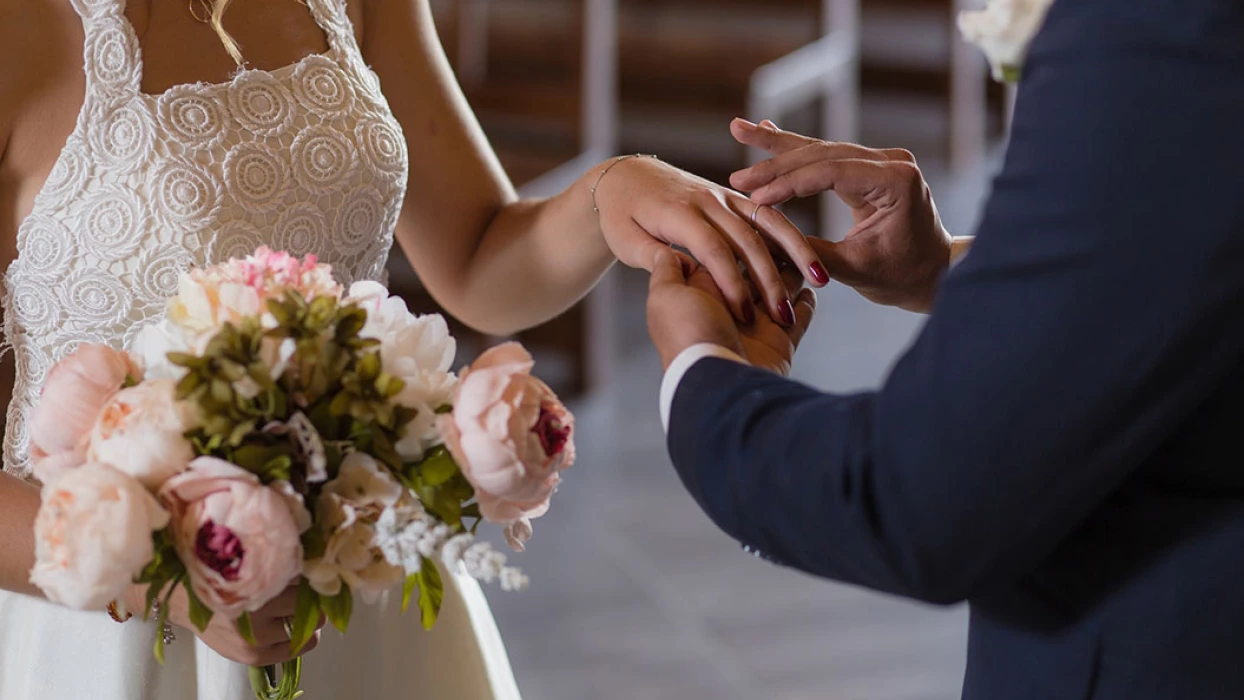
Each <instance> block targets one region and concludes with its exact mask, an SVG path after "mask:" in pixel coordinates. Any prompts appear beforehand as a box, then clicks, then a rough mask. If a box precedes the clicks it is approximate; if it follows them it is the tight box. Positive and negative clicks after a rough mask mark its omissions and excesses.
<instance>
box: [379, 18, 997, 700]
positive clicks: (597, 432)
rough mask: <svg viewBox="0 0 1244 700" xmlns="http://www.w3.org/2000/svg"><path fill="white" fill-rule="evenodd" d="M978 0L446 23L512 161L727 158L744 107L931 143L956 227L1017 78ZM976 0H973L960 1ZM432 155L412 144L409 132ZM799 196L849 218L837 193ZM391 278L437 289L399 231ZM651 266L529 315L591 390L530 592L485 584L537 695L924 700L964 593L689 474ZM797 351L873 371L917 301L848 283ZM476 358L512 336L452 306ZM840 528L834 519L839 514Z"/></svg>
mask: <svg viewBox="0 0 1244 700" xmlns="http://www.w3.org/2000/svg"><path fill="white" fill-rule="evenodd" d="M963 4H964V3H963V2H962V0H763V1H756V0H434V2H433V5H434V10H435V13H436V20H437V25H438V29H439V31H440V34H441V40H442V42H443V43H444V45H445V47H446V51H447V53H448V54H449V56H450V59H451V61H452V63H453V65H454V68H455V71H456V72H457V74H458V78H459V80H460V81H461V82H462V84H463V87H464V89H465V91H466V93H467V96H468V98H469V100H470V101H471V104H472V106H473V107H474V108H475V109H476V110H477V113H478V115H479V117H480V120H481V122H482V124H483V126H484V129H485V130H486V132H487V133H488V135H489V137H490V139H491V140H492V142H493V144H494V146H495V147H496V149H497V151H498V153H499V154H500V157H501V160H502V163H503V164H504V166H505V167H506V169H507V171H508V172H509V173H510V176H511V178H512V179H513V180H514V182H515V184H516V185H519V186H520V187H521V188H522V189H523V191H524V192H525V193H527V194H531V195H536V196H539V195H541V194H550V193H552V192H555V191H558V190H560V189H561V188H562V187H564V186H565V185H567V184H569V182H571V181H573V179H574V178H576V177H577V176H579V175H580V174H581V173H582V172H583V171H584V170H586V169H587V168H588V167H590V166H591V165H593V164H595V163H597V162H599V161H601V160H603V159H605V158H607V157H609V156H610V155H613V154H617V153H634V152H644V153H654V154H657V155H659V156H661V157H662V158H664V159H665V160H667V161H668V162H671V163H673V164H675V165H678V166H681V167H684V168H686V169H688V170H691V171H692V172H695V173H697V174H700V175H703V176H704V177H707V178H709V179H712V180H714V181H717V182H725V181H726V178H727V177H728V175H729V173H730V172H731V171H733V170H735V169H737V168H739V167H741V166H744V165H746V164H747V163H748V162H749V159H753V158H755V157H756V154H749V153H747V152H746V151H745V150H744V149H743V148H741V147H739V146H738V145H737V144H735V143H734V142H733V140H732V139H731V137H730V134H729V131H728V129H727V127H728V124H729V121H730V119H731V118H733V117H736V116H745V117H749V118H752V119H754V120H757V121H758V120H760V119H764V118H769V119H773V120H774V121H776V122H777V123H778V124H779V125H781V126H782V127H783V128H786V129H790V130H795V131H800V132H803V133H806V134H810V135H815V136H820V137H823V138H830V139H834V140H850V141H856V142H860V143H863V144H865V145H869V146H875V147H904V148H908V149H910V150H911V151H913V152H914V153H915V154H916V156H917V158H918V159H919V161H920V163H921V166H922V168H923V170H924V171H925V174H926V177H927V178H928V179H929V181H930V184H931V186H932V188H933V192H934V196H935V197H936V199H937V201H938V204H939V207H940V208H941V210H942V215H943V218H944V220H945V223H946V225H947V227H948V228H950V229H951V231H952V233H958V234H968V233H971V232H972V227H973V226H974V222H975V220H976V216H977V210H978V208H979V206H980V203H981V201H982V200H983V198H984V196H985V195H986V192H987V183H988V176H989V174H990V172H991V171H992V168H993V167H994V165H993V164H994V163H995V162H996V158H997V156H996V152H997V151H998V150H999V147H998V144H999V143H1000V141H1001V137H1002V132H1003V128H1004V114H1005V104H1004V103H1005V96H1004V94H1003V92H1002V91H1001V90H1000V89H999V88H997V86H995V85H992V84H991V83H990V81H989V80H988V76H987V73H986V67H985V64H984V61H983V58H982V57H981V56H980V55H979V54H978V53H977V51H976V50H975V49H973V48H972V47H969V46H967V45H966V44H964V43H963V42H962V41H961V40H960V39H959V38H958V33H957V30H956V29H955V24H954V18H955V16H956V14H957V11H958V10H960V9H963V7H962V6H961V5H963ZM966 4H971V3H966ZM411 155H412V158H417V157H418V154H417V153H415V154H411ZM787 213H788V214H789V215H790V216H791V218H792V219H793V220H794V221H795V222H796V223H797V224H799V225H800V226H801V228H803V229H804V231H805V232H806V233H808V234H814V235H822V236H826V237H829V238H832V239H838V238H841V236H842V235H843V234H844V233H845V231H846V229H845V227H844V225H843V224H842V218H843V211H842V209H841V207H839V206H834V203H833V202H832V201H831V200H829V199H828V198H826V199H814V200H811V201H807V202H801V203H794V204H792V205H790V206H788V207H787ZM390 275H391V282H392V285H393V287H394V290H395V291H397V292H400V293H402V294H403V295H405V296H406V297H407V298H408V300H410V302H411V304H412V305H413V306H415V307H417V308H420V309H423V310H434V309H435V308H436V307H435V303H434V302H433V301H432V300H431V299H430V298H428V297H427V295H426V294H425V293H423V292H422V290H421V289H420V286H419V284H418V280H417V279H415V278H414V275H413V274H412V273H411V272H410V269H409V267H408V266H407V264H406V263H405V261H404V260H402V259H401V258H400V254H399V255H397V256H395V258H394V259H393V261H392V263H391V265H390ZM646 283H647V280H646V277H645V275H643V274H642V273H636V272H634V271H630V270H624V269H616V270H614V271H613V272H612V273H610V275H609V276H608V277H607V278H606V280H605V282H604V283H603V284H602V286H601V288H600V289H598V291H597V292H595V293H594V294H593V295H592V296H591V297H589V299H587V300H586V301H585V302H584V303H582V304H580V305H579V307H577V308H576V309H574V310H572V311H571V312H569V313H567V314H566V315H565V316H563V317H562V318H559V319H557V320H556V321H554V322H552V323H550V324H548V325H546V326H544V327H542V328H539V329H534V330H533V331H530V332H528V333H525V334H523V336H522V340H524V342H526V343H528V344H529V345H530V346H532V347H533V349H535V350H536V354H537V359H538V362H539V365H538V367H537V372H538V373H540V374H541V375H542V376H544V377H546V378H548V379H549V380H551V383H553V384H555V385H556V387H557V388H558V389H559V390H561V391H562V392H563V393H565V394H567V395H571V396H574V397H575V398H574V407H575V409H576V411H577V413H578V416H579V420H580V424H579V432H578V442H579V451H580V458H579V462H578V464H577V465H576V466H575V467H574V469H573V470H572V471H571V472H570V473H569V474H568V478H567V479H566V484H565V487H564V489H563V491H562V493H561V494H560V495H559V497H558V498H557V499H556V500H555V502H554V508H553V512H552V513H551V514H550V515H549V516H547V517H545V518H544V519H542V520H540V521H538V522H537V523H536V537H535V540H534V541H533V543H532V546H531V549H530V550H529V552H528V553H527V554H525V555H523V556H521V557H518V558H517V561H516V562H515V563H520V564H521V565H523V566H525V567H526V568H527V570H528V573H529V574H530V575H531V578H532V588H531V589H530V590H529V591H526V592H523V593H515V594H501V593H500V592H495V591H493V590H489V591H488V594H489V598H490V600H491V602H492V604H493V606H494V608H495V610H496V612H497V616H498V620H499V624H500V626H501V631H502V634H503V635H504V636H505V638H506V640H507V643H508V645H509V649H510V652H511V655H512V658H513V662H514V666H515V672H516V675H517V677H518V679H519V683H520V686H521V688H522V690H523V692H524V694H525V696H526V697H527V698H529V699H530V700H582V699H584V698H609V699H611V700H612V699H615V698H616V699H620V700H622V699H632V698H633V699H636V700H638V699H641V698H642V699H645V700H659V699H663V698H670V699H674V698H678V699H679V700H700V699H704V700H708V699H710V698H711V699H713V700H732V699H735V698H737V699H744V698H747V699H752V698H774V699H780V700H804V699H812V698H817V699H827V700H848V699H856V698H859V699H864V698H868V699H870V700H917V699H920V700H924V699H929V700H931V699H934V698H954V697H958V692H959V687H960V678H961V675H962V665H963V658H964V646H965V639H966V632H965V629H966V618H965V615H964V612H963V610H961V609H951V610H935V609H929V608H926V607H922V606H916V605H913V604H909V603H905V602H902V601H897V600H894V599H889V598H885V597H882V596H878V595H875V594H872V593H868V592H865V591H860V590H858V589H853V588H850V587H846V586H841V585H838V584H833V583H829V582H825V581H818V580H813V579H811V578H809V577H805V576H802V575H800V574H796V573H793V572H789V571H784V570H780V569H777V568H775V567H773V566H770V565H768V564H765V563H762V562H759V561H755V560H753V559H751V558H750V557H748V556H746V555H745V554H743V553H742V552H741V551H740V550H739V548H738V546H737V545H736V544H735V543H733V542H732V541H730V539H729V538H728V537H727V536H725V535H723V534H721V533H720V532H718V531H717V530H716V529H715V528H714V527H713V526H712V525H711V523H709V522H708V520H707V518H705V517H704V516H703V515H702V514H701V513H700V512H699V511H698V510H697V509H696V507H695V505H694V503H693V502H692V501H691V499H690V498H689V497H688V496H687V495H686V494H685V492H684V491H683V490H682V487H681V485H680V484H679V483H678V481H677V478H676V477H675V476H674V474H673V471H672V468H671V467H670V465H669V462H668V458H667V456H666V453H665V449H664V441H663V437H662V434H661V429H660V425H659V421H658V418H657V415H656V397H657V388H658V386H659V383H660V376H661V371H660V363H659V361H658V360H657V358H656V357H655V353H654V352H653V351H652V350H651V349H650V347H649V345H648V342H647V337H646V331H645V325H644V318H643V303H644V297H645V290H646ZM820 300H821V303H820V305H819V310H818V318H817V320H816V322H815V323H814V326H813V330H812V332H811V333H810V335H809V337H808V339H807V340H806V341H805V344H804V347H803V349H802V350H801V355H800V357H799V359H798V361H797V363H796V368H795V375H796V377H797V378H798V379H801V380H803V381H806V382H808V383H811V384H813V385H815V386H818V387H820V388H823V389H826V390H836V391H855V390H862V389H868V388H874V387H876V386H878V385H879V384H880V382H881V381H882V380H883V379H884V377H885V374H886V371H887V370H888V368H889V366H890V365H891V364H892V363H893V361H894V360H895V358H896V357H897V356H898V355H899V354H900V353H901V352H902V351H903V349H904V348H905V347H906V345H907V344H908V343H909V342H910V341H911V339H912V337H913V335H914V334H915V333H916V332H918V330H919V327H920V324H921V317H919V316H916V315H913V314H908V313H905V312H901V311H895V310H892V309H881V308H878V307H874V306H871V305H869V304H868V303H867V302H865V301H863V300H862V299H861V298H860V297H858V296H857V295H855V294H854V293H853V292H851V291H849V290H847V289H845V288H843V287H841V286H839V285H836V284H835V285H831V287H830V288H829V289H827V290H826V291H824V292H823V293H822V294H821V297H820ZM455 330H456V332H457V333H458V335H459V338H460V340H461V341H462V344H461V349H460V353H459V360H460V361H465V360H468V359H470V358H471V357H472V356H474V355H475V354H476V353H477V352H478V351H479V349H480V348H481V347H483V346H485V345H487V344H491V343H493V342H496V341H497V340H499V339H497V338H486V337H481V336H478V335H476V334H473V333H472V332H471V331H470V330H469V329H465V328H461V327H457V328H455ZM826 536H831V537H832V533H826Z"/></svg>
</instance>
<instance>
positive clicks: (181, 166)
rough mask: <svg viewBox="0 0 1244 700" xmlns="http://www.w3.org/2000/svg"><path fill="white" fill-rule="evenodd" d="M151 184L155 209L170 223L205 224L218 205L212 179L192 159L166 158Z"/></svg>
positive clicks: (217, 191)
mask: <svg viewBox="0 0 1244 700" xmlns="http://www.w3.org/2000/svg"><path fill="white" fill-rule="evenodd" d="M150 186H151V194H152V198H153V200H154V201H155V206H156V213H157V214H158V215H160V216H161V217H162V218H163V219H164V220H165V221H167V222H168V223H170V224H173V225H180V226H185V225H191V226H193V225H195V224H198V225H200V226H202V225H204V224H207V223H209V222H210V221H211V219H212V216H213V215H214V214H215V212H216V210H217V208H218V207H219V206H220V192H219V190H218V189H217V187H216V181H215V179H214V178H213V177H212V176H211V174H210V173H208V172H207V171H206V170H205V169H204V168H203V167H202V166H201V165H199V164H198V163H195V162H194V161H190V160H185V159H174V160H169V161H167V162H166V163H165V164H164V166H163V167H161V168H160V169H158V170H156V171H155V173H154V176H153V177H152V181H151V185H150Z"/></svg>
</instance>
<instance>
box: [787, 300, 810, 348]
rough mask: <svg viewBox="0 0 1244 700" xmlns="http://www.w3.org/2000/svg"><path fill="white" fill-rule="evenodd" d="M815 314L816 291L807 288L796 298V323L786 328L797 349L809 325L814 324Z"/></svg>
mask: <svg viewBox="0 0 1244 700" xmlns="http://www.w3.org/2000/svg"><path fill="white" fill-rule="evenodd" d="M814 315H816V292H814V291H812V290H811V289H805V290H803V291H802V292H800V293H799V296H798V297H797V298H796V299H795V325H794V326H791V327H790V328H788V329H787V330H786V334H787V335H788V336H790V342H791V344H792V345H794V346H795V349H799V343H801V342H803V336H804V334H806V333H807V332H808V327H809V326H811V325H812V317H813V316H814Z"/></svg>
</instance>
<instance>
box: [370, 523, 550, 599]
mask: <svg viewBox="0 0 1244 700" xmlns="http://www.w3.org/2000/svg"><path fill="white" fill-rule="evenodd" d="M375 532H376V539H375V542H376V545H377V546H378V547H379V548H380V551H381V552H382V553H383V554H384V558H385V560H386V561H388V562H389V563H390V564H392V565H393V566H397V567H400V568H401V569H402V570H403V571H405V572H406V575H408V576H409V575H412V574H416V573H418V572H419V569H420V568H422V566H423V558H424V557H427V558H428V559H437V558H439V559H440V560H441V561H442V562H444V564H445V566H447V567H449V568H450V569H451V570H453V569H454V568H456V567H457V566H458V564H459V563H460V562H461V563H462V564H463V566H464V567H465V568H466V571H467V574H469V575H470V576H471V577H472V578H476V579H479V580H481V581H483V582H485V583H491V582H492V581H495V580H500V582H501V589H502V590H506V591H519V590H522V589H524V588H526V587H527V583H528V580H527V577H526V576H524V575H523V572H522V571H520V570H519V569H516V568H514V567H512V566H506V565H505V561H506V558H505V555H504V554H502V553H501V552H498V551H496V550H495V549H493V548H492V545H491V544H489V543H487V542H478V541H476V539H475V536H474V535H471V534H467V533H462V534H457V535H455V534H454V533H453V531H452V530H451V529H450V528H449V526H448V525H446V524H444V523H442V522H440V521H438V520H436V519H435V518H432V517H431V516H429V515H428V514H427V513H426V512H425V511H424V510H423V508H422V507H420V506H418V505H403V506H397V507H390V508H386V509H385V511H384V512H383V513H382V514H381V515H380V519H379V520H377V521H376V531H375Z"/></svg>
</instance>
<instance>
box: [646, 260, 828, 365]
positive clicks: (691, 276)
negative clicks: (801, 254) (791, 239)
mask: <svg viewBox="0 0 1244 700" xmlns="http://www.w3.org/2000/svg"><path fill="white" fill-rule="evenodd" d="M783 282H784V283H785V284H786V287H787V290H788V291H789V292H790V295H791V296H792V297H793V298H795V300H796V301H795V304H794V307H795V324H794V325H793V326H792V327H790V328H785V327H783V326H781V325H779V324H778V323H776V322H775V321H774V320H773V319H771V318H769V316H768V315H767V314H758V315H757V316H756V317H755V318H754V319H752V320H751V322H749V323H740V322H738V321H736V320H735V319H734V317H733V316H732V315H731V314H730V311H729V309H728V307H727V305H726V300H725V298H724V297H723V296H722V294H721V291H720V290H719V289H718V287H717V284H716V283H715V282H714V281H713V277H712V275H711V274H709V272H708V270H707V269H705V268H703V267H701V266H699V265H697V264H696V263H695V262H694V261H691V260H689V259H688V258H685V257H682V256H679V255H678V254H676V253H674V252H672V251H671V252H668V253H667V252H663V253H661V254H659V255H658V257H657V260H656V262H655V264H654V266H653V270H652V278H651V280H650V282H649V290H648V334H649V335H650V336H651V337H652V342H653V344H655V345H656V347H657V351H658V352H660V354H661V365H662V367H665V368H666V369H668V368H669V366H670V364H671V363H672V362H673V361H674V358H676V357H678V355H679V354H680V353H681V352H682V351H683V350H686V349H687V348H690V347H692V346H694V345H699V344H702V343H712V344H714V345H719V346H721V347H724V348H726V349H727V350H730V351H732V352H735V353H737V354H738V355H739V356H741V357H743V358H744V359H746V360H747V361H748V362H750V363H751V364H752V365H754V366H757V367H761V368H763V369H768V370H770V371H773V372H777V373H779V374H787V373H789V372H790V365H791V361H792V360H793V358H794V354H795V349H796V348H797V347H798V345H799V341H800V340H802V339H803V336H804V333H805V332H807V330H808V325H809V324H811V322H812V315H813V313H814V312H815V310H816V293H815V292H813V291H812V290H811V289H803V290H802V291H801V290H800V287H802V279H801V278H800V277H799V273H798V271H795V270H793V269H788V270H786V271H784V273H783Z"/></svg>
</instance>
